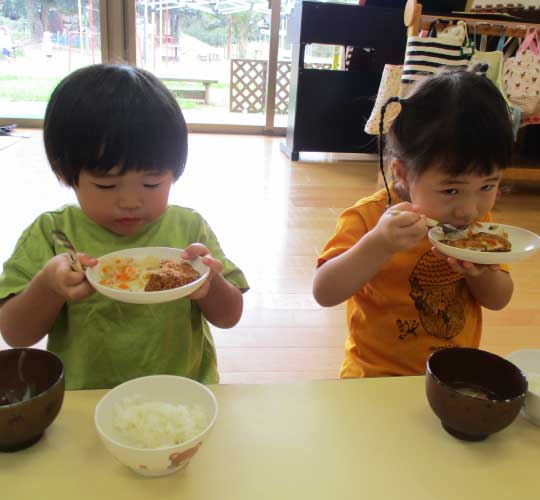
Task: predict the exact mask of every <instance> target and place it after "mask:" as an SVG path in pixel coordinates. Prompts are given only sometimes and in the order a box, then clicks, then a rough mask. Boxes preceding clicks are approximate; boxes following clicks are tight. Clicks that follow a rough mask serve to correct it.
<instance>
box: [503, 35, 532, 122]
mask: <svg viewBox="0 0 540 500" xmlns="http://www.w3.org/2000/svg"><path fill="white" fill-rule="evenodd" d="M503 88H504V92H505V94H506V96H507V97H508V99H509V100H510V102H511V103H512V104H513V105H514V106H517V107H518V108H519V109H521V114H522V116H523V118H527V117H529V116H533V115H538V114H539V113H540V54H539V48H538V34H537V32H536V28H530V29H529V32H528V33H527V35H526V36H525V39H524V40H523V43H522V44H521V46H520V47H519V49H518V51H517V52H516V55H515V56H513V57H509V58H508V59H507V60H506V61H505V62H504V68H503Z"/></svg>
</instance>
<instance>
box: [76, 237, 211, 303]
mask: <svg viewBox="0 0 540 500" xmlns="http://www.w3.org/2000/svg"><path fill="white" fill-rule="evenodd" d="M181 253H182V249H180V248H168V247H144V248H130V249H128V250H120V251H119V252H112V253H108V254H106V255H102V256H101V257H100V258H99V261H98V263H97V265H96V266H94V267H89V268H87V269H86V277H87V278H88V281H89V282H90V284H91V285H92V286H93V287H94V288H95V289H96V290H97V291H98V292H99V293H101V294H103V295H105V296H106V297H109V298H111V299H114V300H118V301H120V302H128V303H130V304H158V303H160V302H169V301H171V300H176V299H181V298H182V297H185V296H186V295H190V294H191V293H193V292H194V291H195V290H197V288H199V287H200V286H201V285H202V284H203V283H204V280H206V278H208V273H209V272H210V269H209V268H208V266H206V265H205V264H203V263H202V261H201V259H200V258H197V259H195V260H189V261H186V262H189V263H190V264H191V265H192V266H193V268H194V269H195V270H197V271H199V273H200V274H201V277H200V278H199V279H198V280H196V281H193V282H192V283H189V284H187V285H185V286H180V287H178V288H172V289H170V290H161V291H158V292H144V291H143V292H129V291H126V290H117V289H116V288H110V287H108V286H103V285H100V284H99V280H100V277H101V266H102V265H103V263H104V262H107V261H108V260H109V259H110V258H126V257H132V258H134V259H143V258H145V257H158V258H159V259H173V260H176V261H178V262H181V261H183V260H184V259H182V258H181V257H180V254H181Z"/></svg>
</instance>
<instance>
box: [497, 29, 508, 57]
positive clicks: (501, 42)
mask: <svg viewBox="0 0 540 500" xmlns="http://www.w3.org/2000/svg"><path fill="white" fill-rule="evenodd" d="M502 28H503V29H502V32H501V34H500V36H499V41H498V43H497V49H496V50H498V51H499V52H503V49H504V44H505V43H506V26H503V27H502Z"/></svg>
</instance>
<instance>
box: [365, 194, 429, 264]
mask: <svg viewBox="0 0 540 500" xmlns="http://www.w3.org/2000/svg"><path fill="white" fill-rule="evenodd" d="M391 210H399V211H400V212H399V213H397V214H395V215H393V214H391V213H389V212H390V211H389V210H387V211H386V212H385V213H384V214H383V215H382V217H381V218H380V219H379V222H378V223H377V225H376V226H375V227H374V228H373V236H375V237H377V238H379V240H380V242H381V245H383V247H384V248H385V249H387V251H388V252H389V253H392V254H394V253H396V252H399V251H403V250H408V249H409V248H413V247H415V246H416V245H417V244H418V243H420V241H421V240H422V239H423V238H424V237H425V236H426V234H427V232H428V230H429V228H428V225H427V223H426V217H425V216H424V215H420V214H418V213H417V212H415V208H414V207H413V205H412V204H411V203H409V202H403V203H399V204H397V205H394V206H392V208H391Z"/></svg>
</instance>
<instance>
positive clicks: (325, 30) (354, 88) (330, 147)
mask: <svg viewBox="0 0 540 500" xmlns="http://www.w3.org/2000/svg"><path fill="white" fill-rule="evenodd" d="M406 36H407V32H406V29H405V25H404V23H403V11H402V10H400V9H385V8H376V7H360V6H356V5H346V4H333V3H319V2H301V3H298V4H297V5H296V6H295V7H294V10H293V13H292V15H291V19H290V22H289V37H290V39H291V41H292V44H293V53H292V67H291V80H290V81H291V83H290V94H289V95H290V97H289V116H288V126H287V139H286V143H284V144H282V147H281V149H282V151H283V152H284V153H285V154H286V155H287V156H288V157H289V158H291V159H292V160H294V161H296V160H298V155H299V153H300V152H301V151H321V152H341V153H372V152H375V151H376V149H377V144H376V140H375V138H374V137H373V136H370V135H367V134H365V133H364V125H365V122H366V120H367V119H368V117H369V115H370V113H371V110H372V108H373V103H374V101H375V96H376V95H377V90H378V88H379V83H380V78H381V74H382V71H383V68H384V65H385V64H386V63H390V64H401V63H402V62H403V56H404V50H405V43H406ZM312 43H317V44H328V45H342V46H349V47H354V51H353V54H356V55H357V56H358V55H360V56H361V57H360V58H358V57H357V58H356V60H357V61H360V62H359V64H356V65H355V64H352V63H351V68H350V69H349V70H347V71H332V70H324V69H310V68H306V67H304V53H305V48H306V45H308V44H312Z"/></svg>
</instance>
